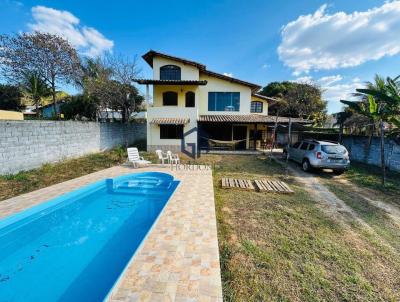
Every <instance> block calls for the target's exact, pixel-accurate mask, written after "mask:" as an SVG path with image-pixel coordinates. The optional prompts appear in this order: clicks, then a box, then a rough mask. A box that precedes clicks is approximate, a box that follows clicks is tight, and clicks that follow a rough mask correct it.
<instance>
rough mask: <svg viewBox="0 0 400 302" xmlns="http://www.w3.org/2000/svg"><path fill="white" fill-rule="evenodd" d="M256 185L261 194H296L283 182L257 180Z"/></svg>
mask: <svg viewBox="0 0 400 302" xmlns="http://www.w3.org/2000/svg"><path fill="white" fill-rule="evenodd" d="M254 183H255V184H256V187H257V189H258V190H259V191H260V192H275V193H282V194H290V193H294V191H293V190H292V189H291V188H290V187H289V186H288V185H287V184H286V183H284V182H283V181H279V180H268V179H261V180H259V179H256V180H255V181H254Z"/></svg>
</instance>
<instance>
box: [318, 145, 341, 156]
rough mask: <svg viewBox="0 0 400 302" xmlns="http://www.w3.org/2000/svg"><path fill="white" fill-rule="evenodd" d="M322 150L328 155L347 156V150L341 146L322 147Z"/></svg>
mask: <svg viewBox="0 0 400 302" xmlns="http://www.w3.org/2000/svg"><path fill="white" fill-rule="evenodd" d="M321 150H322V151H324V152H325V153H328V154H335V153H339V154H345V153H346V152H347V150H346V148H345V147H343V146H341V145H321Z"/></svg>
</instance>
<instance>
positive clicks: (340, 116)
mask: <svg viewBox="0 0 400 302" xmlns="http://www.w3.org/2000/svg"><path fill="white" fill-rule="evenodd" d="M352 115H353V113H352V112H351V111H350V110H344V111H341V112H338V113H335V114H334V117H335V118H336V123H335V125H338V126H339V143H342V140H343V128H344V123H345V122H346V120H347V119H349V118H350V117H351V116H352Z"/></svg>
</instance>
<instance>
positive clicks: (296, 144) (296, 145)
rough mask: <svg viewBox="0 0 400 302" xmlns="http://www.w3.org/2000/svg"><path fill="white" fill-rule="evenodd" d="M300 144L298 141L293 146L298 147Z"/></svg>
mask: <svg viewBox="0 0 400 302" xmlns="http://www.w3.org/2000/svg"><path fill="white" fill-rule="evenodd" d="M299 146H300V142H297V143H295V144H294V145H293V146H292V148H295V149H297V148H298V147H299Z"/></svg>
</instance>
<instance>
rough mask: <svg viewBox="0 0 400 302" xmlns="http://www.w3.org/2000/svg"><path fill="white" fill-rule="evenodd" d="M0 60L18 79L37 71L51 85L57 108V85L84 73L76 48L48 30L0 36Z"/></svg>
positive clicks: (9, 74) (7, 72)
mask: <svg viewBox="0 0 400 302" xmlns="http://www.w3.org/2000/svg"><path fill="white" fill-rule="evenodd" d="M0 62H1V68H2V72H3V74H4V76H5V77H7V78H9V79H10V80H15V81H16V82H20V81H21V79H23V78H25V77H26V75H27V74H32V73H34V74H38V75H39V76H40V77H41V78H42V79H43V80H44V81H45V82H46V83H47V84H48V85H49V86H50V89H51V95H52V101H53V105H54V106H53V107H54V110H55V108H56V101H57V99H56V93H57V92H56V87H57V85H58V84H61V83H72V82H74V81H75V79H76V78H78V77H79V75H80V73H81V69H80V61H79V57H78V54H77V52H76V50H75V49H74V48H73V47H72V46H71V45H70V44H69V42H68V41H67V40H65V39H64V38H62V37H60V36H57V35H53V34H49V33H41V32H34V33H22V34H18V35H1V36H0ZM54 113H55V114H56V112H54Z"/></svg>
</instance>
